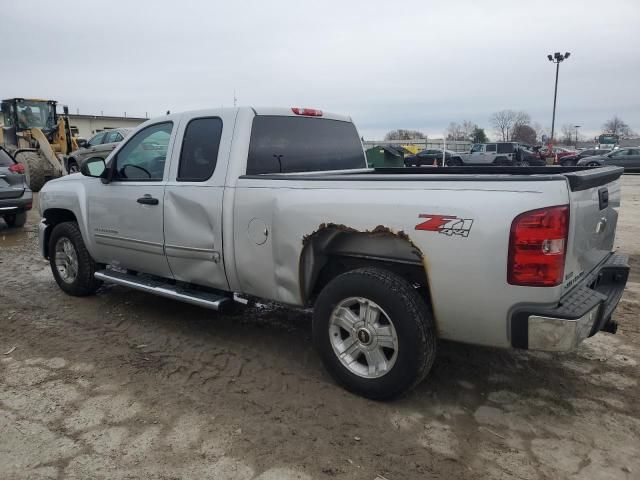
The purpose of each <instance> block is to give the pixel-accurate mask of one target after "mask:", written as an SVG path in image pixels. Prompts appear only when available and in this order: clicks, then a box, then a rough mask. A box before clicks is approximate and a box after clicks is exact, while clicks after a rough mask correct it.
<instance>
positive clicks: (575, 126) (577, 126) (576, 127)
mask: <svg viewBox="0 0 640 480" xmlns="http://www.w3.org/2000/svg"><path fill="white" fill-rule="evenodd" d="M581 126H582V125H574V126H573V127H574V128H575V129H576V148H578V129H579V128H580V127H581Z"/></svg>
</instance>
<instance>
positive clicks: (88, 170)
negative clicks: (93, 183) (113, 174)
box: [80, 157, 107, 178]
mask: <svg viewBox="0 0 640 480" xmlns="http://www.w3.org/2000/svg"><path fill="white" fill-rule="evenodd" d="M106 172H107V164H106V163H105V161H104V158H101V157H91V158H88V159H87V160H85V161H84V162H83V163H82V166H81V167H80V173H82V175H84V176H85V177H94V178H103V177H104V175H105V173H106Z"/></svg>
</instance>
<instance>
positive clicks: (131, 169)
mask: <svg viewBox="0 0 640 480" xmlns="http://www.w3.org/2000/svg"><path fill="white" fill-rule="evenodd" d="M175 130H176V128H174V123H173V122H172V121H163V122H159V123H155V124H151V125H149V126H147V127H145V128H143V129H142V130H140V131H138V132H137V133H136V134H134V135H133V136H132V137H130V138H129V139H128V140H127V141H126V143H125V144H124V145H122V147H121V148H120V149H119V150H117V151H116V152H115V155H114V156H113V157H111V158H110V159H109V165H110V167H109V168H110V174H111V181H110V182H109V183H102V181H101V180H100V179H92V180H94V183H93V184H92V185H90V187H89V188H87V203H88V205H87V207H88V215H87V218H88V219H89V235H90V236H91V239H92V241H93V245H94V248H95V251H94V256H95V258H96V260H97V261H98V262H100V263H106V264H111V265H115V266H118V267H121V268H126V269H130V270H135V271H138V272H143V273H149V274H153V275H158V276H161V277H166V278H171V277H172V274H171V270H170V268H169V264H168V263H167V259H166V257H165V254H164V216H163V210H164V190H165V186H166V183H167V178H168V171H169V162H168V159H169V158H170V154H171V146H172V143H173V140H174V138H175V133H174V131H175Z"/></svg>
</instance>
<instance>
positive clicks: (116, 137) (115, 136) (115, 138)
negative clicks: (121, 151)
mask: <svg viewBox="0 0 640 480" xmlns="http://www.w3.org/2000/svg"><path fill="white" fill-rule="evenodd" d="M120 140H122V135H120V134H119V133H118V132H114V131H111V132H109V133H107V135H106V136H105V139H104V142H103V143H116V142H119V141H120Z"/></svg>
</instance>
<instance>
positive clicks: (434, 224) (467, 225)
mask: <svg viewBox="0 0 640 480" xmlns="http://www.w3.org/2000/svg"><path fill="white" fill-rule="evenodd" d="M420 218H426V219H427V220H425V221H424V222H422V223H419V224H418V225H416V230H424V231H427V232H438V233H443V234H445V235H449V236H451V235H460V236H462V237H468V236H469V233H470V232H471V225H473V219H471V218H458V217H456V216H453V215H434V214H430V213H421V214H420Z"/></svg>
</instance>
